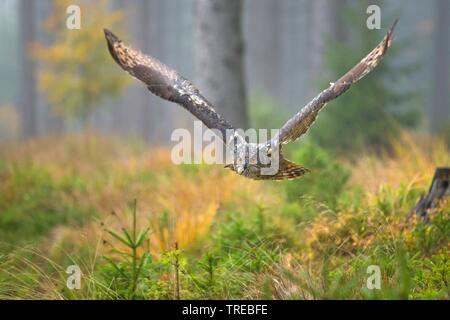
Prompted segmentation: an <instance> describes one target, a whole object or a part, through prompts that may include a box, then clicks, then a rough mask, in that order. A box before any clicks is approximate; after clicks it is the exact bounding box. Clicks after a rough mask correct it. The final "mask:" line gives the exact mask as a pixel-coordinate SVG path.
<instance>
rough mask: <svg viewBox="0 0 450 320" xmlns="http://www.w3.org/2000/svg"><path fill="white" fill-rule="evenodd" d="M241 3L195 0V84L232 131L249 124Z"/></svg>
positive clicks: (237, 0)
mask: <svg viewBox="0 0 450 320" xmlns="http://www.w3.org/2000/svg"><path fill="white" fill-rule="evenodd" d="M241 13H242V1H240V0H227V1H223V0H197V2H196V27H195V42H194V43H195V60H196V63H195V67H196V81H195V83H196V84H197V85H198V86H199V89H200V91H201V92H202V93H203V94H204V95H205V96H206V97H207V98H208V99H209V100H210V101H211V102H212V103H213V104H214V105H215V106H216V108H217V111H218V112H219V113H221V114H222V115H223V116H224V117H225V119H227V120H228V121H229V122H230V123H231V124H232V125H233V126H234V127H235V128H243V129H245V128H246V127H247V124H248V119H247V106H246V91H245V81H244V63H243V54H244V47H243V39H242V30H241Z"/></svg>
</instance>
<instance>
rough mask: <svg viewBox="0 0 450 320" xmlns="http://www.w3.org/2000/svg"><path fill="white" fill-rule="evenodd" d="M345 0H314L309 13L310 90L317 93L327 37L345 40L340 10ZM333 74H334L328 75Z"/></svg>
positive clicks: (323, 67)
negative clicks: (310, 13)
mask: <svg viewBox="0 0 450 320" xmlns="http://www.w3.org/2000/svg"><path fill="white" fill-rule="evenodd" d="M343 6H345V0H314V1H312V8H311V10H312V15H311V19H312V21H311V51H310V70H309V72H310V75H311V76H310V79H311V81H310V83H311V88H309V89H310V91H311V92H312V93H313V94H315V93H317V81H318V80H319V77H320V76H323V71H324V69H325V66H324V54H325V52H324V49H325V41H326V39H327V37H331V38H333V39H336V40H340V41H345V38H346V35H345V31H344V27H343V22H342V19H341V18H340V12H341V9H342V7H343ZM330 76H334V75H330Z"/></svg>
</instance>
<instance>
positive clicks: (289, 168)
mask: <svg viewBox="0 0 450 320" xmlns="http://www.w3.org/2000/svg"><path fill="white" fill-rule="evenodd" d="M310 171H311V170H309V169H308V168H305V167H302V166H300V165H298V164H296V163H294V162H292V161H289V160H287V159H285V158H281V159H280V167H279V170H278V173H277V174H275V175H273V176H268V179H271V180H292V179H296V178H298V177H300V176H302V175H304V174H305V173H307V172H310Z"/></svg>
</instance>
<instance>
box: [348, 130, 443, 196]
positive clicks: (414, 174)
mask: <svg viewBox="0 0 450 320" xmlns="http://www.w3.org/2000/svg"><path fill="white" fill-rule="evenodd" d="M392 145H393V153H392V154H391V155H387V154H385V155H381V156H377V157H375V156H373V155H369V154H367V155H365V156H362V157H360V158H359V160H358V161H357V162H356V163H355V164H353V165H352V167H353V170H352V182H353V183H354V184H358V185H360V186H363V187H364V189H365V190H366V191H371V192H374V191H377V190H378V189H379V188H380V187H382V186H389V187H398V186H400V185H401V184H402V183H403V184H405V183H407V184H408V185H409V186H410V187H413V186H415V185H420V186H428V184H429V183H430V181H431V178H432V177H433V174H434V171H435V169H436V167H440V166H449V165H450V150H449V148H448V146H447V144H446V142H445V141H444V139H440V138H438V137H431V136H427V135H423V134H422V135H420V134H413V133H409V132H402V133H401V134H400V137H399V138H398V139H397V140H396V141H394V142H393V143H392Z"/></svg>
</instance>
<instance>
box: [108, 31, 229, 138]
mask: <svg viewBox="0 0 450 320" xmlns="http://www.w3.org/2000/svg"><path fill="white" fill-rule="evenodd" d="M104 32H105V38H106V41H107V44H108V49H109V52H110V54H111V56H112V57H113V59H114V60H115V61H116V62H117V64H118V65H119V66H120V67H121V68H122V69H123V70H125V71H126V72H128V73H129V74H130V75H131V76H133V77H134V78H136V79H138V80H140V81H142V82H143V83H144V84H145V85H146V86H147V88H148V89H149V90H150V91H151V92H152V93H153V94H155V95H157V96H159V97H161V98H162V99H165V100H168V101H171V102H175V103H177V104H179V105H181V106H182V107H183V108H185V109H186V110H188V111H189V112H190V113H192V114H193V115H194V116H195V117H197V118H198V119H199V120H201V121H202V122H203V123H204V124H205V125H206V126H207V127H208V128H210V129H216V130H219V131H220V133H221V134H222V136H221V138H222V139H225V138H226V131H227V130H230V129H233V127H232V126H231V125H230V124H229V123H228V122H227V121H225V120H224V119H223V118H222V117H221V116H220V115H219V114H218V113H217V112H216V111H215V110H214V108H213V106H212V104H211V103H210V102H209V101H208V100H206V99H205V98H204V97H203V96H202V95H201V93H200V92H199V91H198V89H197V88H196V87H195V86H194V85H193V84H192V82H191V81H189V80H187V79H185V78H184V77H182V76H181V75H180V74H178V72H176V71H174V70H173V69H171V68H169V67H168V66H166V65H165V64H163V63H162V62H160V61H159V60H157V59H156V58H153V57H151V56H148V55H145V54H143V53H141V52H139V51H137V50H134V49H132V48H131V47H129V46H127V45H125V44H124V43H123V42H122V41H121V40H119V39H118V38H117V37H116V36H115V35H114V34H113V33H112V32H111V31H109V30H107V29H105V30H104Z"/></svg>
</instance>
